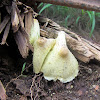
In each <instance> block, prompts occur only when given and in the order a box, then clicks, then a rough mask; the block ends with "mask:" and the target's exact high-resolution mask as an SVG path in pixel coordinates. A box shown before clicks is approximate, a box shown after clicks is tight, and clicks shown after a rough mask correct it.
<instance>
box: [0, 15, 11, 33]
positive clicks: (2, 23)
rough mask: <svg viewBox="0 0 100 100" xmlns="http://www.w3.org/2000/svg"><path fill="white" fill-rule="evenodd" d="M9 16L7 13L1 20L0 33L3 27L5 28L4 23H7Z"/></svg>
mask: <svg viewBox="0 0 100 100" xmlns="http://www.w3.org/2000/svg"><path fill="white" fill-rule="evenodd" d="M9 19H10V17H9V16H8V15H7V16H5V18H4V20H3V21H2V22H1V24H0V33H1V32H2V31H3V29H4V28H5V26H6V24H7V23H8V21H9Z"/></svg>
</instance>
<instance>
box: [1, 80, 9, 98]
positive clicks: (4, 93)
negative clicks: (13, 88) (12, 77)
mask: <svg viewBox="0 0 100 100" xmlns="http://www.w3.org/2000/svg"><path fill="white" fill-rule="evenodd" d="M6 97H7V96H6V90H5V89H4V87H3V84H2V83H1V81H0V100H6Z"/></svg>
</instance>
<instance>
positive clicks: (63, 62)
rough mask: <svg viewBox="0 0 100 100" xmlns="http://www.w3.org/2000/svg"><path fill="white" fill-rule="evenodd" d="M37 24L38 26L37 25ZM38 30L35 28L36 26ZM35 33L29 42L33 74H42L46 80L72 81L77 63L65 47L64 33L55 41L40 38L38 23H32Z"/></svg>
mask: <svg viewBox="0 0 100 100" xmlns="http://www.w3.org/2000/svg"><path fill="white" fill-rule="evenodd" d="M37 24H38V25H37ZM35 25H36V26H38V28H35V27H36V26H35ZM33 29H34V30H35V31H34V32H33V33H32V32H31V34H34V35H30V36H33V39H34V41H33V39H32V38H31V40H30V41H32V42H31V44H33V46H34V53H33V69H34V72H35V73H39V72H43V74H44V78H45V79H47V80H54V81H56V80H60V81H61V82H63V83H66V82H70V81H72V80H73V79H74V78H75V77H76V76H77V75H78V71H79V68H78V62H77V60H76V58H75V57H74V55H73V54H72V53H71V52H70V50H69V49H68V47H67V43H66V39H65V34H66V33H65V32H64V31H60V32H59V33H58V36H57V38H56V39H47V38H45V37H40V36H39V35H40V32H39V23H38V21H36V19H35V21H34V28H33Z"/></svg>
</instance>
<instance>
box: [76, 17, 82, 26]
mask: <svg viewBox="0 0 100 100" xmlns="http://www.w3.org/2000/svg"><path fill="white" fill-rule="evenodd" d="M80 18H81V17H80V16H78V17H77V19H76V25H77V24H78V21H79V19H80Z"/></svg>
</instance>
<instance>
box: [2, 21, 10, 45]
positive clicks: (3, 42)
mask: <svg viewBox="0 0 100 100" xmlns="http://www.w3.org/2000/svg"><path fill="white" fill-rule="evenodd" d="M10 24H11V23H10V21H9V22H8V24H7V26H6V28H5V31H4V34H3V38H2V42H1V44H2V45H4V44H5V43H6V39H7V37H8V33H9V30H10Z"/></svg>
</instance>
